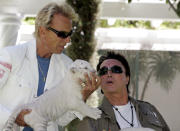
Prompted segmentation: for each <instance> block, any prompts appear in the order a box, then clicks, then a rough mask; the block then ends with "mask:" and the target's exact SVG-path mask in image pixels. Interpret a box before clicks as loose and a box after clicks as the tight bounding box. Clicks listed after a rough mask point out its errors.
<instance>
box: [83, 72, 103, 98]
mask: <svg viewBox="0 0 180 131" xmlns="http://www.w3.org/2000/svg"><path fill="white" fill-rule="evenodd" d="M84 76H85V79H86V82H83V81H82V80H81V79H80V84H81V86H82V87H83V89H82V91H81V93H82V95H83V100H84V101H86V100H87V99H88V97H89V96H90V95H91V94H92V93H93V92H94V91H95V90H96V89H97V88H98V87H99V85H100V83H101V79H100V77H99V76H97V75H96V74H95V73H91V74H90V77H89V76H88V74H85V75H84Z"/></svg>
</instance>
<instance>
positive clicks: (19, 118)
mask: <svg viewBox="0 0 180 131" xmlns="http://www.w3.org/2000/svg"><path fill="white" fill-rule="evenodd" d="M30 112H31V110H29V109H23V110H22V111H21V112H20V113H19V115H18V116H17V117H16V120H15V122H16V124H18V125H19V126H28V125H27V124H26V123H25V122H24V116H25V115H26V114H29V113H30Z"/></svg>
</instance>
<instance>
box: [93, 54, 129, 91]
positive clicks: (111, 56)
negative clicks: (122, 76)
mask: <svg viewBox="0 0 180 131" xmlns="http://www.w3.org/2000/svg"><path fill="white" fill-rule="evenodd" d="M107 59H115V60H118V61H120V62H121V63H122V65H123V66H124V68H125V70H126V76H129V82H128V84H127V86H126V88H127V92H128V93H129V88H128V86H129V83H130V68H129V64H128V62H127V60H126V58H125V57H124V56H123V55H121V54H116V53H114V52H107V54H106V55H103V56H101V57H100V58H99V63H98V64H97V67H96V69H97V71H99V69H100V66H101V64H102V63H103V61H105V60H107Z"/></svg>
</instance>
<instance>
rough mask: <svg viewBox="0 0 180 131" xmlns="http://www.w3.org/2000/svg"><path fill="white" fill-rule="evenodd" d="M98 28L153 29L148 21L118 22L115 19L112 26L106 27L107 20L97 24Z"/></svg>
mask: <svg viewBox="0 0 180 131" xmlns="http://www.w3.org/2000/svg"><path fill="white" fill-rule="evenodd" d="M99 26H100V27H103V28H110V27H123V28H145V29H154V27H152V26H151V22H150V21H143V20H140V21H138V20H119V19H117V20H116V21H115V23H114V24H113V25H108V20H107V19H101V20H100V22H99Z"/></svg>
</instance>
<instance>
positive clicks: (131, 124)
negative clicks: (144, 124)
mask: <svg viewBox="0 0 180 131" xmlns="http://www.w3.org/2000/svg"><path fill="white" fill-rule="evenodd" d="M130 105H131V114H132V120H131V122H129V121H128V120H127V119H126V118H125V117H124V116H123V115H122V114H121V112H120V111H119V110H118V108H116V107H115V106H113V105H112V107H113V108H114V109H115V110H116V111H117V112H118V113H119V115H120V116H121V118H122V119H123V120H124V121H126V122H127V123H128V124H129V125H130V126H131V127H133V126H134V124H133V123H134V117H133V106H132V104H131V102H130ZM117 123H118V122H117ZM118 125H119V123H118ZM119 127H120V126H119Z"/></svg>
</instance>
